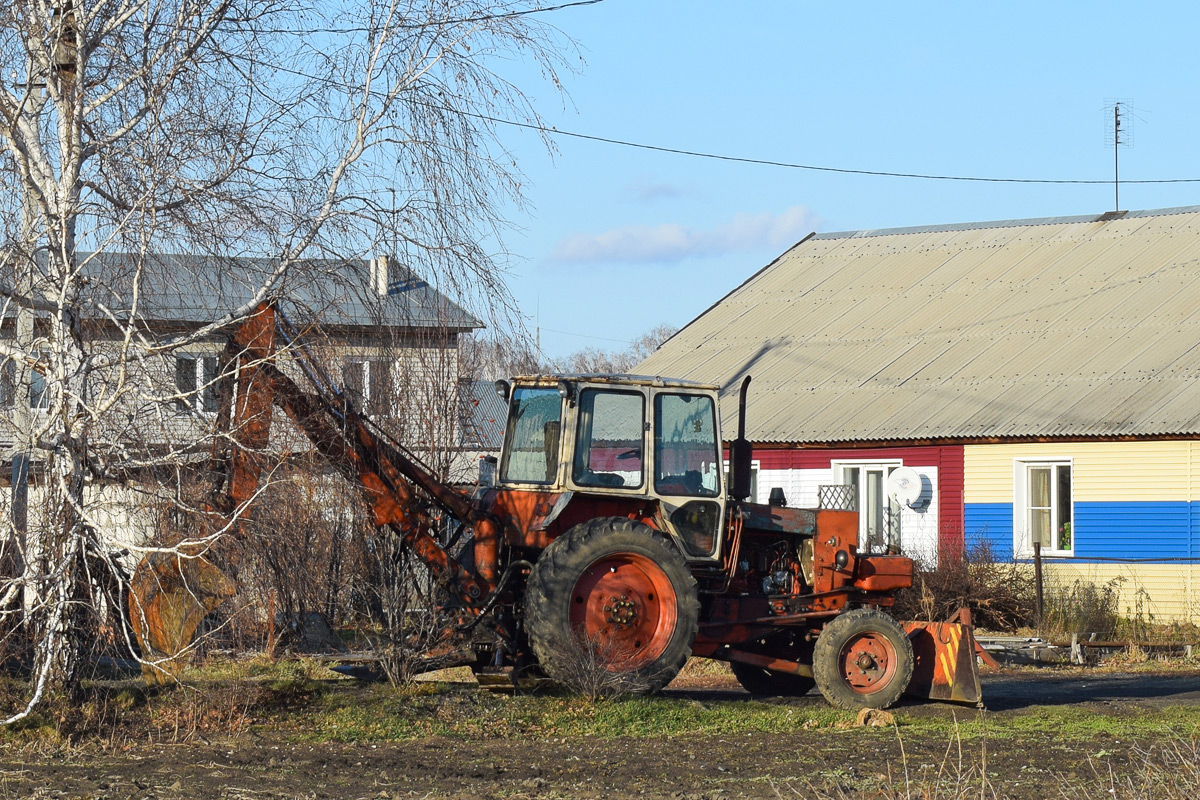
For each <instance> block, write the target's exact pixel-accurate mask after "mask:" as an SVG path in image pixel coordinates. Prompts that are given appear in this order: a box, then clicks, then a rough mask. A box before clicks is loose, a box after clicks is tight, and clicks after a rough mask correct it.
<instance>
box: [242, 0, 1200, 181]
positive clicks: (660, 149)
mask: <svg viewBox="0 0 1200 800" xmlns="http://www.w3.org/2000/svg"><path fill="white" fill-rule="evenodd" d="M582 2H583V3H584V4H590V3H598V2H602V0H582ZM546 10H549V9H546ZM514 13H527V12H514ZM528 13H532V12H528ZM244 60H246V61H248V62H250V63H254V64H257V65H258V66H261V67H265V68H267V69H273V70H276V71H278V72H283V73H287V74H290V75H295V76H296V77H299V78H304V79H305V80H310V81H316V82H318V83H324V84H327V85H330V86H343V85H344V84H342V83H340V82H337V81H334V80H332V79H329V78H320V77H317V76H315V75H309V74H307V73H305V72H301V71H300V70H296V69H290V68H288V67H283V66H280V65H279V64H275V63H267V62H263V61H258V60H257V59H252V58H244ZM372 94H375V95H377V96H381V97H382V96H383V95H382V93H380V92H372ZM424 105H426V106H428V107H431V108H437V109H439V110H441V111H448V112H452V113H456V114H461V115H463V116H465V117H474V118H475V119H481V120H484V121H486V122H491V123H495V124H497V125H508V126H511V127H514V128H523V129H525V130H532V131H538V132H539V133H544V134H548V135H551V136H567V137H570V138H573V139H583V140H585V141H590V142H600V143H602V144H611V145H617V146H619V147H629V148H633V149H637V150H650V151H653V152H657V153H669V154H671V155H681V156H689V157H692V158H706V159H711V160H715V161H731V162H735V163H739V164H756V165H759V166H767V167H781V168H784V169H801V170H808V171H812V172H832V173H838V174H842V175H867V176H872V177H880V178H912V179H917V180H930V181H967V182H974V183H1023V184H1056V185H1074V186H1096V185H1106V186H1107V185H1109V184H1111V183H1112V181H1109V180H1105V179H1100V180H1075V179H1062V178H989V177H984V176H978V175H937V174H929V173H921V172H891V171H887V170H870V169H850V168H848V167H825V166H819V165H816V164H799V163H795V162H790V161H776V160H772V159H764V158H751V157H748V156H731V155H724V154H721V153H707V152H704V151H701V150H687V149H684V148H679V147H666V146H664V145H655V144H646V143H644V142H633V141H629V140H627V139H615V138H612V137H608V136H597V135H594V134H588V133H578V132H576V131H565V130H562V129H560V128H555V127H547V126H545V125H537V124H534V123H532V122H518V121H516V120H511V119H504V118H503V117H493V116H490V115H488V114H480V113H478V112H474V111H461V110H458V109H450V108H447V107H445V106H434V105H433V104H431V103H426V104H424ZM1122 183H1126V184H1130V183H1133V184H1167V183H1200V178H1147V179H1138V180H1125V181H1122Z"/></svg>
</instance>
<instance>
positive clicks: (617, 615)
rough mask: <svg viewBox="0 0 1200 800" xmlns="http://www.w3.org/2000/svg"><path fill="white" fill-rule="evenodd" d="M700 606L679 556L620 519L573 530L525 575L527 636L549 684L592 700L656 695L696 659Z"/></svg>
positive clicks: (649, 530) (596, 521) (662, 540)
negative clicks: (596, 695)
mask: <svg viewBox="0 0 1200 800" xmlns="http://www.w3.org/2000/svg"><path fill="white" fill-rule="evenodd" d="M699 612H700V602H699V600H698V599H697V590H696V581H695V579H694V578H693V577H692V575H691V572H690V571H689V570H688V567H687V564H686V563H685V562H684V560H683V557H682V556H680V554H679V552H678V551H677V550H676V549H675V547H673V546H672V545H671V544H670V543H669V542H668V541H667V540H666V539H665V538H664V537H663V535H662V534H661V533H659V532H657V531H655V530H653V529H652V528H650V527H648V526H646V525H643V524H641V523H637V522H633V521H632V520H629V519H625V518H623V517H601V518H597V519H593V520H589V521H588V522H584V523H581V524H579V525H576V526H575V527H574V528H571V529H570V530H569V531H567V532H566V533H565V534H563V535H562V536H560V537H559V538H558V539H556V540H555V541H554V542H552V543H551V544H550V546H549V547H547V548H546V550H545V552H543V553H542V556H541V557H540V558H539V559H538V560H537V563H536V564H534V566H533V570H532V571H531V572H530V574H529V584H528V590H527V591H526V595H525V629H526V631H527V632H528V634H529V643H530V645H531V646H532V648H533V652H534V654H535V655H536V656H537V660H538V663H540V664H541V665H542V668H543V669H545V671H546V673H547V674H548V675H549V676H550V677H551V678H553V679H555V680H557V681H559V682H560V683H563V684H566V685H568V686H575V687H581V686H582V687H585V691H592V690H593V688H594V687H595V685H596V683H595V682H596V681H597V680H598V679H608V678H612V679H614V681H615V683H616V684H617V687H618V690H619V691H627V692H635V693H650V692H656V691H658V690H659V689H661V688H662V687H663V686H665V685H666V684H667V683H669V682H670V681H671V680H672V679H673V678H674V677H675V675H676V674H678V672H679V670H680V669H681V668H682V667H683V665H684V663H685V662H686V661H687V659H688V656H689V655H691V648H692V641H693V640H694V639H695V638H696V631H697V630H698V618H699Z"/></svg>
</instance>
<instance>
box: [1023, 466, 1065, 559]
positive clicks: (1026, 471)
mask: <svg viewBox="0 0 1200 800" xmlns="http://www.w3.org/2000/svg"><path fill="white" fill-rule="evenodd" d="M1047 467H1048V468H1050V470H1051V475H1050V505H1049V506H1048V507H1045V508H1046V509H1047V510H1048V511H1049V512H1050V518H1051V520H1052V521H1054V524H1053V528H1052V533H1051V543H1050V546H1049V547H1047V546H1046V545H1042V548H1041V552H1042V555H1045V556H1054V557H1055V558H1074V557H1075V546H1076V536H1075V533H1076V531H1075V463H1074V459H1072V458H1071V457H1069V456H1067V457H1040V458H1016V459H1013V553H1014V555H1015V557H1016V558H1033V539H1032V536H1033V525H1032V523H1031V514H1032V512H1033V511H1034V510H1035V508H1038V509H1041V508H1043V507H1042V506H1037V507H1034V506H1031V505H1030V501H1031V498H1030V493H1031V490H1030V484H1031V483H1032V479H1031V472H1032V470H1034V469H1043V468H1047ZM1061 467H1066V468H1067V469H1068V470H1069V472H1068V476H1069V480H1070V492H1071V496H1070V498H1069V499H1068V503H1067V512H1068V516H1067V522H1066V524H1068V525H1070V526H1071V546H1070V547H1069V548H1065V549H1064V548H1060V547H1058V542H1059V536H1058V534H1059V533H1060V532H1061V531H1060V527H1061V517H1062V514H1061V511H1062V498H1061V496H1060V486H1059V468H1061Z"/></svg>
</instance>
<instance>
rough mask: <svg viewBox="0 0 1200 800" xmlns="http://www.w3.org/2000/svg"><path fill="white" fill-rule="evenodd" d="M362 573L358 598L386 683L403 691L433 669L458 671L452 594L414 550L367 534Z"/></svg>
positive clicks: (383, 533)
mask: <svg viewBox="0 0 1200 800" xmlns="http://www.w3.org/2000/svg"><path fill="white" fill-rule="evenodd" d="M365 542H366V547H365V550H366V556H365V561H364V569H363V571H362V572H361V573H360V574H359V576H358V579H357V582H356V586H355V594H356V596H357V597H358V598H359V601H360V603H359V608H358V610H359V612H360V613H361V614H362V615H363V617H364V621H365V638H366V643H367V645H368V647H369V648H370V649H371V650H372V652H373V653H374V655H375V656H376V657H377V658H378V664H379V667H380V669H381V670H382V672H383V675H384V677H385V678H386V679H387V681H388V683H390V684H392V685H393V686H399V685H403V684H406V683H409V682H411V681H412V679H413V678H415V677H416V676H417V675H420V674H422V673H424V672H428V671H430V670H432V669H440V668H443V667H446V666H456V665H457V664H460V663H462V659H461V658H457V657H456V655H457V653H458V650H457V649H456V648H453V647H452V646H451V644H452V642H451V641H450V638H452V634H453V633H454V626H455V620H453V619H451V618H450V616H449V613H450V612H448V611H447V609H448V608H449V606H450V603H449V596H448V593H447V592H446V591H445V590H444V589H443V588H441V587H440V586H438V585H437V584H436V583H435V582H434V580H433V577H432V575H431V574H430V572H429V569H428V568H427V567H425V565H424V564H422V563H420V562H419V561H418V560H417V558H416V556H415V555H414V554H413V552H412V550H411V548H410V547H409V546H408V545H407V544H406V543H405V542H404V541H402V540H401V539H400V537H398V536H396V535H395V534H394V533H393V532H392V531H390V530H388V529H372V530H371V531H369V532H368V533H367V534H366V539H365Z"/></svg>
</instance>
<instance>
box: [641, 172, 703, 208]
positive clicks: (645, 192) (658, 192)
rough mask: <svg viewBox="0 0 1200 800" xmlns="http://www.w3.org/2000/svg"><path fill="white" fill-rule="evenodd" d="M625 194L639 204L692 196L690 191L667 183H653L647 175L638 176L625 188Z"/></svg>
mask: <svg viewBox="0 0 1200 800" xmlns="http://www.w3.org/2000/svg"><path fill="white" fill-rule="evenodd" d="M625 193H626V194H627V195H628V196H629V197H631V198H632V199H634V200H635V201H637V202H640V203H651V202H654V201H656V200H671V199H674V198H677V197H686V196H688V195H690V194H693V191H692V190H691V189H688V188H685V187H683V186H680V185H679V184H676V183H670V182H668V181H655V180H654V179H653V178H651V177H649V176H648V175H639V176H637V177H636V178H634V179H633V180H632V181H630V182H629V184H628V185H627V186H626V187H625Z"/></svg>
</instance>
